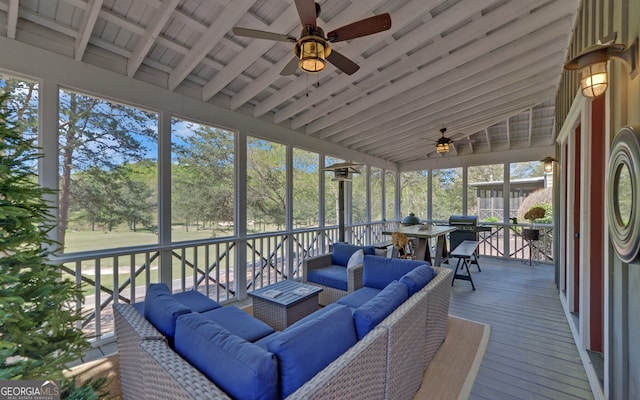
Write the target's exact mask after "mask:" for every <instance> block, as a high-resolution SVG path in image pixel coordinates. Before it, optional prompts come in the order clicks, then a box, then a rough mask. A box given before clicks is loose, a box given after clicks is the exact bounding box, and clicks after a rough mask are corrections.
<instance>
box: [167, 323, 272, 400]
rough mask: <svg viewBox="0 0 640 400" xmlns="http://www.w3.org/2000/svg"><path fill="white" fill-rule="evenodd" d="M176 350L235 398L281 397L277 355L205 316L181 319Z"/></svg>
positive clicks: (262, 399) (176, 339)
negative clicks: (279, 395) (279, 393)
mask: <svg viewBox="0 0 640 400" xmlns="http://www.w3.org/2000/svg"><path fill="white" fill-rule="evenodd" d="M175 349H176V352H178V354H180V355H181V356H182V357H184V358H185V359H186V360H187V361H189V362H190V363H191V364H192V365H193V366H194V367H196V368H197V369H198V370H200V372H202V373H203V374H204V375H205V376H206V377H207V378H209V379H211V380H212V381H213V382H214V383H215V384H216V385H218V386H219V387H220V388H221V389H222V390H224V391H225V392H226V393H227V394H229V395H230V396H231V397H233V398H234V399H260V400H267V399H268V400H271V399H277V398H278V367H277V362H276V358H275V357H274V355H273V354H271V353H269V352H268V351H266V350H264V349H262V348H260V347H259V346H256V345H254V344H253V343H249V342H247V341H246V340H244V339H242V338H240V337H238V336H236V335H233V334H232V333H230V332H229V331H227V330H226V329H224V328H223V327H221V326H220V325H218V324H216V323H215V322H213V321H211V320H210V319H207V318H206V317H204V316H202V315H201V314H197V313H192V314H188V315H183V316H182V317H180V318H178V324H177V327H176V337H175Z"/></svg>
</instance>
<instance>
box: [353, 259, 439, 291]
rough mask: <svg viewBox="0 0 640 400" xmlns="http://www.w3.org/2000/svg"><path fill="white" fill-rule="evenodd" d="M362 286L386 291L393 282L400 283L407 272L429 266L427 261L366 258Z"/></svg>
mask: <svg viewBox="0 0 640 400" xmlns="http://www.w3.org/2000/svg"><path fill="white" fill-rule="evenodd" d="M363 265H364V266H363V272H362V284H363V285H364V286H369V287H372V288H376V289H384V288H385V287H386V286H387V285H388V284H389V283H391V282H392V281H399V280H400V278H402V277H403V276H404V275H405V274H406V273H407V272H409V271H411V270H413V269H415V268H417V267H419V266H421V265H428V263H427V262H426V261H415V260H404V259H401V258H385V257H378V256H364V263H363Z"/></svg>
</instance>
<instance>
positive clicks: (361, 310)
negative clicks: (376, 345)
mask: <svg viewBox="0 0 640 400" xmlns="http://www.w3.org/2000/svg"><path fill="white" fill-rule="evenodd" d="M408 291H409V289H408V288H407V285H405V284H402V283H400V282H398V281H393V282H391V283H390V284H389V285H387V287H385V288H384V289H383V290H382V291H381V292H380V293H378V294H377V295H376V296H375V297H374V298H372V299H371V300H369V301H367V302H366V303H364V304H363V305H361V306H360V307H358V308H356V309H355V310H354V311H353V321H354V322H355V324H356V332H357V333H358V340H360V339H362V338H363V337H365V336H366V335H367V333H369V332H370V331H371V330H372V329H373V328H375V327H376V326H377V325H378V324H379V323H380V322H382V320H383V319H385V318H386V317H387V316H388V315H389V314H391V313H392V312H393V310H395V309H396V308H398V307H399V306H400V305H401V304H402V303H404V302H405V301H406V300H407V299H408V298H409V293H408Z"/></svg>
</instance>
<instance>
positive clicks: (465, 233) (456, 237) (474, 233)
mask: <svg viewBox="0 0 640 400" xmlns="http://www.w3.org/2000/svg"><path fill="white" fill-rule="evenodd" d="M449 225H451V226H455V227H456V228H457V229H456V230H455V231H453V232H451V233H450V234H449V244H450V246H451V249H452V250H453V249H455V248H456V247H457V246H458V245H459V244H460V243H462V242H463V241H465V240H475V241H478V231H479V230H478V216H477V215H452V216H450V217H449Z"/></svg>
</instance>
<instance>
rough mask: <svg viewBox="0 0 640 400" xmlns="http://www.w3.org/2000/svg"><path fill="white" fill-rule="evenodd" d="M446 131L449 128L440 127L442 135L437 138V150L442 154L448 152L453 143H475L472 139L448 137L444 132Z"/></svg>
mask: <svg viewBox="0 0 640 400" xmlns="http://www.w3.org/2000/svg"><path fill="white" fill-rule="evenodd" d="M446 131H447V128H440V133H441V134H442V137H440V138H439V139H438V140H436V151H437V152H438V153H440V154H443V153H448V152H449V149H450V148H451V145H452V144H469V143H473V140H471V139H458V140H453V139H451V138H448V137H446V136H445V135H444V133H445V132H446Z"/></svg>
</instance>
